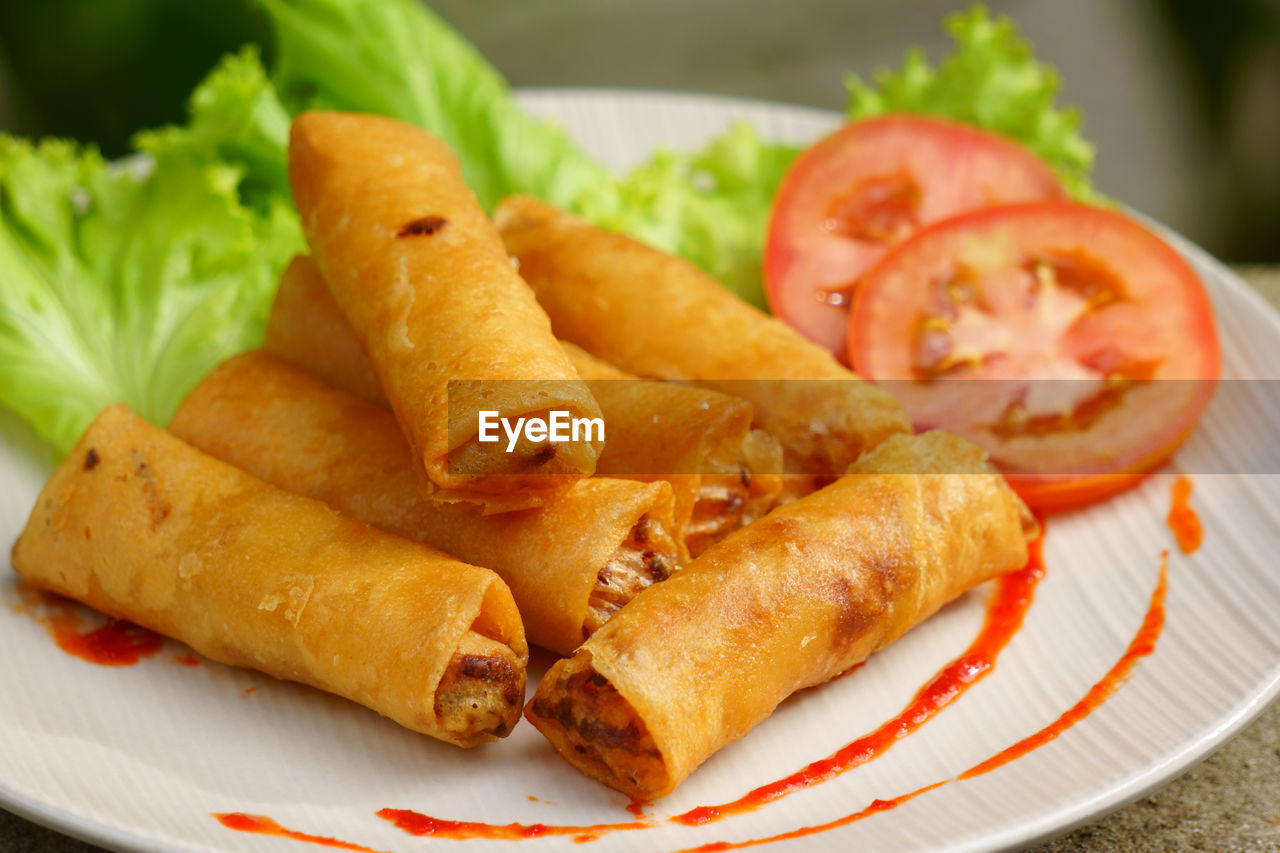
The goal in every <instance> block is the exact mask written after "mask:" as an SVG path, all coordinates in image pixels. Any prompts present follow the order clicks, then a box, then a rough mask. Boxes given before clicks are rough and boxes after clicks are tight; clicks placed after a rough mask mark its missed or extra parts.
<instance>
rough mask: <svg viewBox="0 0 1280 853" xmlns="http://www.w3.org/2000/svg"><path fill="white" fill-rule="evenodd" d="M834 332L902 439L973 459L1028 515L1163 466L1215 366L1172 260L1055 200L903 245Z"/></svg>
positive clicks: (1096, 215) (1086, 499)
mask: <svg viewBox="0 0 1280 853" xmlns="http://www.w3.org/2000/svg"><path fill="white" fill-rule="evenodd" d="M849 329H850V331H849V337H850V342H849V358H850V360H851V361H852V363H853V365H854V367H855V369H856V370H857V371H858V372H859V373H861V374H862V375H864V376H866V377H869V378H871V379H875V380H877V381H881V382H887V383H889V384H890V385H891V390H892V391H893V393H895V394H897V395H898V398H899V399H900V400H901V401H902V403H903V405H904V406H906V408H907V411H908V412H909V413H910V414H911V418H912V422H913V423H914V424H915V426H916V427H917V428H918V429H930V428H934V427H941V428H946V429H947V430H949V431H951V432H955V433H957V434H959V435H963V436H965V437H966V438H969V439H970V440H971V441H974V442H976V443H978V444H979V445H981V446H983V447H985V448H986V449H987V450H988V451H989V452H990V453H991V458H992V460H993V461H994V462H995V463H996V464H997V465H999V466H1000V467H1001V468H1002V469H1003V470H1004V471H1005V473H1006V474H1007V475H1008V476H1009V481H1010V483H1012V484H1013V486H1014V488H1015V489H1017V490H1018V491H1019V493H1020V494H1021V495H1022V496H1023V498H1024V499H1025V500H1026V501H1027V503H1028V504H1030V505H1032V506H1033V507H1034V508H1037V509H1042V510H1053V509H1062V508H1066V507H1071V506H1081V505H1084V504H1086V503H1091V502H1093V501H1095V500H1098V499H1101V498H1103V497H1106V496H1108V495H1110V494H1114V493H1115V492H1117V491H1120V490H1122V489H1124V488H1126V487H1128V486H1130V485H1133V484H1134V483H1135V482H1137V480H1138V479H1140V476H1139V475H1141V474H1143V473H1145V472H1148V471H1150V470H1151V469H1152V468H1154V467H1156V466H1157V465H1159V464H1160V463H1162V462H1163V461H1165V460H1166V459H1167V458H1168V457H1169V456H1170V455H1171V454H1172V453H1173V451H1174V450H1176V449H1177V448H1178V446H1179V445H1181V444H1182V442H1183V441H1184V440H1185V439H1186V437H1187V436H1188V435H1189V434H1190V432H1191V430H1192V428H1193V427H1194V426H1195V424H1196V421H1197V420H1198V419H1199V417H1200V414H1201V413H1202V412H1203V411H1204V408H1205V407H1206V406H1207V405H1208V403H1209V399H1210V397H1211V396H1212V394H1213V387H1214V383H1215V381H1216V379H1217V377H1218V372H1219V369H1220V365H1221V354H1220V351H1219V348H1218V339H1217V335H1216V333H1215V331H1214V325H1213V311H1212V308H1211V306H1210V303H1209V299H1208V296H1207V295H1206V294H1205V291H1204V287H1203V286H1202V285H1201V283H1200V280H1199V278H1198V277H1197V276H1196V274H1195V271H1194V270H1192V269H1191V267H1190V266H1189V265H1188V264H1187V262H1186V261H1184V260H1183V259H1182V257H1181V256H1180V255H1178V253H1177V252H1175V251H1174V250H1173V249H1172V248H1170V247H1169V246H1168V245H1167V244H1166V243H1165V242H1164V241H1163V240H1161V239H1160V238H1159V237H1157V236H1156V235H1154V234H1152V233H1151V232H1150V231H1148V230H1147V229H1146V228H1145V227H1143V226H1142V225H1140V224H1139V223H1137V222H1135V221H1134V220H1132V219H1130V218H1129V217H1127V216H1125V215H1123V214H1120V213H1117V212H1115V211H1111V210H1103V209H1100V208H1095V207H1087V206H1084V205H1079V204H1072V203H1070V202H1041V203H1033V204H1022V205H1009V206H1004V207H993V208H988V209H985V210H980V211H975V212H973V213H968V214H964V215H962V216H958V217H954V218H952V219H948V220H945V221H943V222H939V223H937V224H935V225H932V226H930V227H928V228H925V229H922V230H920V231H918V232H916V234H915V235H914V236H912V237H911V238H910V239H909V240H907V241H905V242H903V243H901V244H900V245H898V246H897V247H896V248H894V249H893V251H891V252H889V253H888V254H886V255H885V256H884V257H883V258H882V259H881V260H880V262H879V263H878V264H877V265H876V266H875V267H874V268H873V269H871V270H870V271H869V272H868V273H867V274H866V275H865V276H864V277H863V279H862V282H861V285H860V287H859V292H858V299H857V302H856V303H855V305H854V308H853V311H852V313H851V314H850V317H849ZM975 379H981V380H988V381H986V382H980V383H979V382H967V381H963V380H975Z"/></svg>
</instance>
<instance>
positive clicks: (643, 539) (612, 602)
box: [582, 513, 676, 640]
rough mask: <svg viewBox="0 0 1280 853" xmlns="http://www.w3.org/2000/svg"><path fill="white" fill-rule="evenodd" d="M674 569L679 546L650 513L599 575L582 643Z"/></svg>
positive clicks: (589, 605)
mask: <svg viewBox="0 0 1280 853" xmlns="http://www.w3.org/2000/svg"><path fill="white" fill-rule="evenodd" d="M675 567H676V545H675V541H674V540H673V539H672V538H671V534H670V532H669V531H668V530H667V529H666V527H665V526H664V525H663V524H662V523H661V522H660V521H658V520H657V519H656V518H653V517H651V516H650V515H649V514H648V513H646V514H645V515H642V516H640V519H639V520H638V521H637V522H636V523H635V525H634V526H633V527H632V528H631V532H630V534H629V535H628V536H627V539H626V541H625V542H623V543H622V544H621V545H619V546H618V550H617V551H615V552H614V554H613V556H612V557H610V558H609V560H608V562H606V563H605V564H604V566H603V567H602V568H601V569H600V572H599V573H598V574H597V575H596V585H595V588H594V589H593V590H592V591H591V597H590V598H589V599H587V618H586V620H585V621H584V622H583V624H582V639H584V640H585V639H586V638H587V637H590V636H591V635H592V634H594V633H595V632H596V631H597V630H599V628H600V626H602V625H604V623H606V622H608V621H609V619H610V618H612V616H613V614H614V613H617V612H618V610H619V609H621V608H622V606H623V605H624V604H626V603H627V602H628V601H630V600H631V599H633V598H635V597H636V595H638V594H639V593H640V592H641V591H642V590H644V589H646V588H647V587H650V586H652V585H653V584H655V583H658V582H659V581H664V580H666V579H667V578H668V577H670V576H671V572H672V571H674V570H675Z"/></svg>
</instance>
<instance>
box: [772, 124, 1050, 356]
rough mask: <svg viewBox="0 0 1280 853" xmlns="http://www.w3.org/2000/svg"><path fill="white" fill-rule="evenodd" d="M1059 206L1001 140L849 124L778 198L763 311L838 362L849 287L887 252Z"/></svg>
mask: <svg viewBox="0 0 1280 853" xmlns="http://www.w3.org/2000/svg"><path fill="white" fill-rule="evenodd" d="M1064 198H1066V192H1065V191H1064V190H1063V188H1062V185H1061V184H1060V183H1059V182H1058V179H1057V178H1056V177H1055V176H1054V174H1053V172H1052V170H1050V169H1049V167H1048V166H1046V165H1045V164H1044V163H1043V162H1042V161H1041V160H1040V159H1039V158H1037V157H1036V156H1035V155H1034V154H1032V153H1031V152H1030V151H1028V150H1027V149H1025V148H1023V147H1022V146H1020V145H1018V144H1017V143H1015V142H1013V141H1011V140H1009V139H1006V138H1004V137H1002V136H997V135H995V134H992V133H988V132H987V131H984V130H979V129H977V128H974V127H970V126H968V125H962V124H957V123H954V122H950V121H945V120H943V119H938V118H932V117H928V116H919V115H900V114H891V115H886V116H881V117H877V118H872V119H863V120H860V121H855V122H851V123H849V124H846V125H845V126H843V127H842V128H840V129H839V130H837V131H836V132H835V133H833V134H831V135H830V136H828V137H826V138H825V139H822V140H820V141H819V142H818V143H816V144H815V145H813V146H812V147H811V148H809V149H808V150H806V151H805V152H804V153H803V154H801V155H800V157H799V158H797V160H796V162H795V163H793V164H792V166H791V168H790V169H789V170H788V172H787V175H786V177H785V178H784V179H783V181H782V185H781V187H780V188H779V190H778V195H777V198H776V199H775V200H774V205H773V210H772V213H771V216H770V222H769V232H768V240H767V243H766V248H765V258H764V280H765V290H766V295H767V297H768V300H769V307H770V309H771V310H772V311H773V313H774V314H775V315H777V316H778V317H780V318H781V319H782V320H784V321H785V322H786V323H788V324H789V325H791V326H792V327H793V328H795V329H796V330H797V331H799V332H800V333H801V334H803V335H804V336H805V337H807V338H809V339H810V340H812V341H814V342H815V343H818V344H820V345H822V346H825V347H826V348H827V349H829V350H831V351H832V352H833V353H835V354H836V356H837V357H838V358H841V359H843V358H844V356H845V345H844V338H845V333H846V330H847V327H848V321H847V315H848V312H849V307H850V304H851V302H852V294H853V290H854V289H855V287H856V281H857V279H858V278H859V277H860V276H861V275H862V273H863V272H865V271H866V270H867V269H869V268H870V267H871V266H872V265H873V264H874V263H875V262H876V261H877V260H878V259H879V258H880V257H881V256H883V254H884V253H885V252H886V251H887V250H888V249H889V248H890V247H891V246H892V245H894V244H895V243H897V242H899V241H900V240H901V239H904V238H905V237H908V236H909V235H910V234H911V233H913V232H914V231H915V230H916V229H917V228H919V227H923V226H927V225H928V224H930V223H932V222H936V221H939V220H942V219H945V218H948V217H950V216H953V215H955V214H958V213H961V212H964V211H968V210H973V209H977V208H980V207H984V206H987V205H991V204H996V203H1006V202H1018V201H1032V200H1041V199H1064ZM835 303H839V304H835Z"/></svg>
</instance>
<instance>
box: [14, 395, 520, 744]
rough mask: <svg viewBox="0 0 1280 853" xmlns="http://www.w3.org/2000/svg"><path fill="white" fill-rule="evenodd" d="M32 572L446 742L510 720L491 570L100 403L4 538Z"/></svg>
mask: <svg viewBox="0 0 1280 853" xmlns="http://www.w3.org/2000/svg"><path fill="white" fill-rule="evenodd" d="M13 567H14V569H15V570H17V572H18V574H20V575H22V577H23V578H24V579H25V580H26V581H27V582H28V583H31V584H32V585H34V586H37V587H41V588H44V589H48V590H51V591H53V592H56V593H59V594H61V595H65V596H68V597H70V598H74V599H76V600H78V601H81V602H83V603H85V604H87V605H89V606H90V607H94V608H96V609H98V610H101V611H102V612H104V613H107V614H109V615H111V616H114V617H116V618H120V619H127V620H129V621H131V622H136V623H137V624H139V625H142V626H144V627H147V628H150V629H152V630H154V631H158V632H159V633H161V634H165V635H167V636H170V637H174V638H176V639H179V640H181V641H183V642H184V643H186V644H187V645H189V646H191V647H192V648H193V649H195V650H196V651H197V652H199V653H200V654H202V655H204V656H206V657H208V658H211V659H213V660H216V661H220V662H222V663H227V664H232V665H235V666H245V667H250V668H252V669H256V670H260V671H262V672H265V673H267V674H269V675H273V676H275V677H277V678H282V679H287V680H289V681H298V682H302V683H303V684H309V685H312V686H313V687H318V688H320V689H322V690H327V691H329V692H331V693H336V694H338V695H339V696H345V697H346V698H348V699H351V700H353V701H355V702H359V703H360V704H362V705H365V706H366V707H369V708H371V709H373V710H375V711H377V712H378V713H380V714H383V715H385V716H387V717H390V718H391V719H393V720H395V721H396V722H397V723H400V724H401V725H403V726H406V727H407V728H410V729H413V730H415V731H419V732H422V733H423V734H428V735H431V736H432V737H435V738H439V739H440V740H444V741H448V742H449V743H454V744H457V745H459V746H475V745H476V744H479V743H482V742H484V741H487V740H492V739H494V738H496V737H502V736H504V735H506V734H507V733H508V732H510V731H511V727H512V726H513V725H514V724H515V722H516V721H517V719H518V718H519V710H520V704H521V702H522V701H523V698H524V683H525V665H526V663H527V660H528V647H527V646H526V644H525V637H524V630H523V628H522V626H521V622H520V615H519V613H518V612H517V610H516V606H515V603H514V602H513V601H512V598H511V592H510V591H509V590H508V589H507V586H506V584H504V583H503V582H502V580H501V579H500V578H499V577H498V576H497V575H496V574H494V573H493V572H491V571H489V570H488V569H482V568H478V567H476V566H472V565H468V564H466V563H463V562H461V561H459V560H456V559H454V558H452V557H449V556H448V555H446V554H444V553H442V552H440V551H437V550H435V549H432V548H428V547H425V546H423V545H420V544H418V543H416V542H410V541H408V540H405V539H401V538H400V537H397V536H391V535H389V534H387V533H383V532H381V531H379V530H375V529H374V528H372V527H369V526H367V525H365V524H362V523H361V522H359V521H356V520H354V519H351V518H347V517H346V516H343V515H340V514H339V513H338V512H336V511H335V510H333V509H331V508H330V507H328V506H325V505H324V504H323V503H320V502H319V501H315V500H311V499H310V498H305V497H301V496H299V495H294V494H290V493H288V492H285V491H282V490H280V489H277V488H275V487H274V486H270V485H268V484H267V483H264V482H262V481H261V480H257V479H255V478H253V477H251V476H250V475H248V474H246V473H244V472H243V471H240V470H238V469H236V468H233V467H231V466H230V465H227V464H226V463H224V462H220V461H219V460H217V459H214V458H213V457H211V456H206V455H205V454H203V453H201V452H199V451H197V450H195V449H194V448H192V447H190V446H188V445H187V444H185V443H183V442H182V441H180V440H179V439H177V438H175V437H173V436H172V435H170V434H169V433H167V432H165V431H163V430H161V429H158V428H156V427H153V426H151V425H150V424H147V423H146V422H144V421H143V420H142V419H140V418H139V417H138V416H137V415H135V414H133V412H131V411H129V410H128V409H127V408H125V407H124V406H115V407H112V408H109V409H107V410H105V411H104V412H103V413H102V414H100V415H99V416H98V418H97V419H96V420H95V421H94V422H93V423H92V424H91V425H90V426H89V429H88V430H87V431H86V432H85V434H84V436H83V438H81V440H80V442H79V444H77V445H76V447H75V449H74V450H73V451H72V452H71V455H70V456H68V457H67V459H66V460H65V461H64V462H63V463H62V465H61V466H59V468H58V469H57V471H55V472H54V474H53V476H52V477H51V478H50V479H49V482H48V483H47V484H46V485H45V487H44V489H43V490H42V491H41V493H40V497H39V498H38V499H37V501H36V506H35V508H34V510H33V511H32V514H31V518H30V520H29V521H28V523H27V527H26V530H25V531H24V532H23V534H22V537H21V538H20V539H19V540H18V542H17V544H16V545H14V548H13Z"/></svg>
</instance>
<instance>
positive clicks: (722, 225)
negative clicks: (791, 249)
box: [582, 122, 800, 308]
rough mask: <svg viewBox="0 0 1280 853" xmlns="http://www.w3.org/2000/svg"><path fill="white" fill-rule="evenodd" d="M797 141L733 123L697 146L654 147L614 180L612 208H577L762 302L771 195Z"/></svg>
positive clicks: (750, 299) (793, 154)
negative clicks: (784, 141)
mask: <svg viewBox="0 0 1280 853" xmlns="http://www.w3.org/2000/svg"><path fill="white" fill-rule="evenodd" d="M799 153H800V150H799V149H798V148H795V147H792V146H787V145H776V144H773V143H769V142H765V141H763V140H761V139H760V137H759V135H758V134H757V133H756V131H755V129H754V128H752V126H751V125H750V124H748V123H746V122H738V123H735V124H734V125H733V126H732V127H730V128H729V130H728V131H726V132H725V133H724V134H722V135H721V136H718V137H716V138H715V139H713V140H711V142H710V143H708V144H707V145H706V147H704V148H703V149H701V150H699V151H695V152H692V153H677V152H672V151H659V152H657V153H656V154H655V155H654V156H653V159H652V160H650V161H649V162H648V163H645V164H644V165H641V166H639V167H638V168H636V169H635V170H633V171H632V172H631V173H630V174H629V175H627V177H626V178H624V179H623V180H622V181H621V182H620V184H619V190H620V194H621V199H620V204H619V205H618V207H617V208H616V209H614V210H612V211H610V210H603V211H597V210H593V209H592V208H591V207H590V205H586V206H585V209H584V210H583V211H582V213H583V214H584V215H585V216H587V217H588V218H591V219H593V220H595V221H596V222H598V223H599V224H600V225H602V226H604V227H606V228H611V229H613V230H617V231H622V232H625V233H627V234H630V235H631V236H633V237H635V238H636V239H639V240H643V241H645V242H647V243H649V244H651V245H653V246H657V247H658V248H660V249H664V250H666V251H668V252H672V253H674V254H678V255H682V256H683V257H685V258H687V259H688V260H690V261H692V262H693V263H695V264H697V265H698V266H700V267H702V268H703V269H704V270H706V271H707V272H709V273H710V274H711V275H712V276H714V277H715V278H717V279H719V280H720V281H721V282H723V283H724V285H725V286H726V287H728V288H729V289H730V290H732V291H733V292H734V293H736V294H737V295H738V296H739V297H741V298H742V299H745V300H746V301H747V302H750V303H752V304H754V305H757V306H759V307H761V308H763V307H765V298H764V288H763V285H762V282H761V278H760V258H761V255H762V254H763V252H764V238H765V231H766V229H767V227H768V221H769V211H770V209H771V207H772V206H773V196H774V193H775V192H776V191H777V188H778V184H779V183H781V181H782V176H783V174H784V173H785V172H786V170H787V167H788V166H790V165H791V162H792V161H793V160H794V159H795V158H796V156H797V155H798V154H799Z"/></svg>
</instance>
